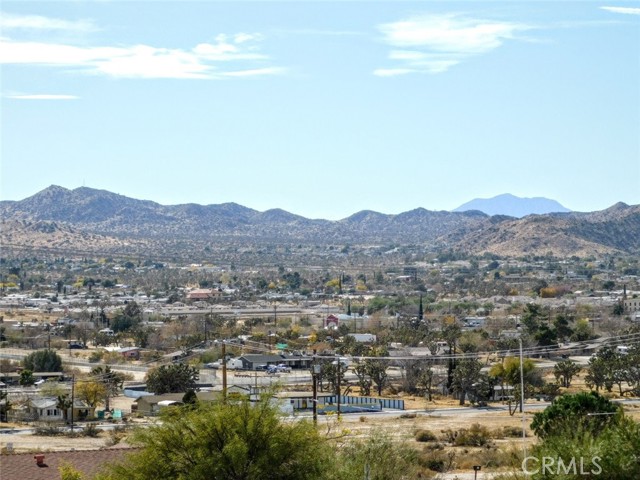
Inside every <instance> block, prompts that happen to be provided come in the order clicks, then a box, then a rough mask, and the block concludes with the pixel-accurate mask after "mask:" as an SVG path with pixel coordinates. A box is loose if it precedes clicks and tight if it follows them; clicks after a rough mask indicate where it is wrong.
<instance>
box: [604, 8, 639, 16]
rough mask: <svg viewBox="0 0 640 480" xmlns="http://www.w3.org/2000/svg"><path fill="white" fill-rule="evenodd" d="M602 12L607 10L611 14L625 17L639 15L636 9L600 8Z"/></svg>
mask: <svg viewBox="0 0 640 480" xmlns="http://www.w3.org/2000/svg"><path fill="white" fill-rule="evenodd" d="M600 8H601V9H602V10H607V11H608V12H613V13H623V14H626V15H640V8H636V7H600Z"/></svg>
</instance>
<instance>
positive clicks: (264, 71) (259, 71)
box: [220, 67, 286, 77]
mask: <svg viewBox="0 0 640 480" xmlns="http://www.w3.org/2000/svg"><path fill="white" fill-rule="evenodd" d="M285 72H286V69H285V68H281V67H266V68H254V69H252V70H237V71H233V72H224V73H221V74H220V75H222V76H225V77H256V76H263V75H280V74H283V73H285Z"/></svg>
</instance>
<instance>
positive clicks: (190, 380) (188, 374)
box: [147, 363, 198, 395]
mask: <svg viewBox="0 0 640 480" xmlns="http://www.w3.org/2000/svg"><path fill="white" fill-rule="evenodd" d="M196 380H198V370H197V369H196V368H195V367H190V366H189V365H185V364H184V363H173V364H171V365H161V366H159V367H157V368H154V369H152V370H150V371H149V372H148V373H147V389H148V390H149V391H152V392H153V393H155V394H156V395H162V394H163V393H178V392H186V391H187V390H194V389H195V388H196Z"/></svg>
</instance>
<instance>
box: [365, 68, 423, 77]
mask: <svg viewBox="0 0 640 480" xmlns="http://www.w3.org/2000/svg"><path fill="white" fill-rule="evenodd" d="M414 72H415V70H413V69H410V68H378V69H376V70H374V71H373V74H374V75H376V76H378V77H397V76H399V75H406V74H408V73H414Z"/></svg>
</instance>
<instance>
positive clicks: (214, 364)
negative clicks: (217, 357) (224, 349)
mask: <svg viewBox="0 0 640 480" xmlns="http://www.w3.org/2000/svg"><path fill="white" fill-rule="evenodd" d="M220 366H221V365H220V362H209V363H205V364H204V368H213V369H215V370H217V369H218V368H220Z"/></svg>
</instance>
